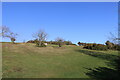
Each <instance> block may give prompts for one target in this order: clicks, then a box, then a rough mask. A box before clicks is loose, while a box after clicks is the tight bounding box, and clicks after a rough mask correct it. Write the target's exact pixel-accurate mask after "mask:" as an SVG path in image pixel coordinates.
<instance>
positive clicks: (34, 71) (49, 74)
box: [2, 43, 118, 78]
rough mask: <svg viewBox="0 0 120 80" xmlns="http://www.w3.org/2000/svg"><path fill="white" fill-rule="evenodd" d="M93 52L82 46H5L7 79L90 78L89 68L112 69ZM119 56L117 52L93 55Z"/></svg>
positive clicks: (5, 74) (23, 44)
mask: <svg viewBox="0 0 120 80" xmlns="http://www.w3.org/2000/svg"><path fill="white" fill-rule="evenodd" d="M90 51H92V50H86V49H82V47H79V46H63V47H61V48H58V47H57V46H56V45H48V46H47V47H35V45H34V44H26V43H19V44H11V43H3V45H2V54H3V57H2V58H3V77H4V78H89V76H87V75H86V74H85V73H87V72H88V69H86V68H95V67H109V66H107V64H106V62H107V61H108V60H106V59H103V58H98V57H94V56H91V55H88V54H85V52H88V53H90ZM92 52H96V53H103V54H112V55H117V53H118V52H117V51H92Z"/></svg>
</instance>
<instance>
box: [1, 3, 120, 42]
mask: <svg viewBox="0 0 120 80" xmlns="http://www.w3.org/2000/svg"><path fill="white" fill-rule="evenodd" d="M2 25H4V26H7V27H9V28H10V30H11V31H13V32H14V33H17V34H18V36H17V42H23V41H24V40H25V41H28V40H32V39H34V37H33V36H32V34H33V33H35V32H37V31H38V30H40V29H43V30H44V31H45V32H46V33H47V34H48V37H47V40H48V41H50V40H55V38H57V37H61V38H63V39H65V40H70V41H72V42H73V43H77V42H79V41H80V42H88V43H101V44H103V43H105V41H106V40H108V36H109V33H110V32H113V33H115V32H116V31H117V28H118V3H117V2H3V3H2ZM3 41H10V40H9V39H7V38H6V39H3Z"/></svg>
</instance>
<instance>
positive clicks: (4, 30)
mask: <svg viewBox="0 0 120 80" xmlns="http://www.w3.org/2000/svg"><path fill="white" fill-rule="evenodd" d="M0 30H1V32H0V36H2V37H3V38H5V37H7V36H8V34H9V32H10V30H9V28H8V27H6V26H1V27H0Z"/></svg>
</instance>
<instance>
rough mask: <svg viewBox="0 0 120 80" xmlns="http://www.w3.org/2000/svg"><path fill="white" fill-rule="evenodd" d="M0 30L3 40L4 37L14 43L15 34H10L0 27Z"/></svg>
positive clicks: (4, 27)
mask: <svg viewBox="0 0 120 80" xmlns="http://www.w3.org/2000/svg"><path fill="white" fill-rule="evenodd" d="M0 29H1V30H2V32H1V33H0V36H2V37H3V38H5V37H7V38H10V40H11V42H12V43H14V41H16V36H17V34H16V33H13V32H11V31H10V29H9V28H8V27H6V26H2V27H0Z"/></svg>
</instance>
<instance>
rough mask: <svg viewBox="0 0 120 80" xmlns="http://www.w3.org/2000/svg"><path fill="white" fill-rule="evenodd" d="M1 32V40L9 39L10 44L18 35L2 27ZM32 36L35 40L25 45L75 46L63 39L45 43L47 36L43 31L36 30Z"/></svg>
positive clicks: (58, 38)
mask: <svg viewBox="0 0 120 80" xmlns="http://www.w3.org/2000/svg"><path fill="white" fill-rule="evenodd" d="M1 29H2V32H1V33H0V35H1V36H2V37H3V38H9V39H10V40H11V42H12V43H15V41H16V38H17V36H18V34H16V33H14V32H12V31H11V30H10V29H9V28H8V27H6V26H2V27H1ZM32 36H33V37H34V38H35V39H34V40H29V41H27V43H35V44H36V46H38V47H46V45H45V44H44V43H47V44H55V45H58V46H59V47H62V45H75V44H73V43H72V42H71V41H65V40H64V39H63V38H60V37H57V38H56V39H55V41H46V40H47V37H48V34H47V33H46V32H45V31H44V30H41V29H40V30H38V31H37V32H36V33H33V34H32Z"/></svg>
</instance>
